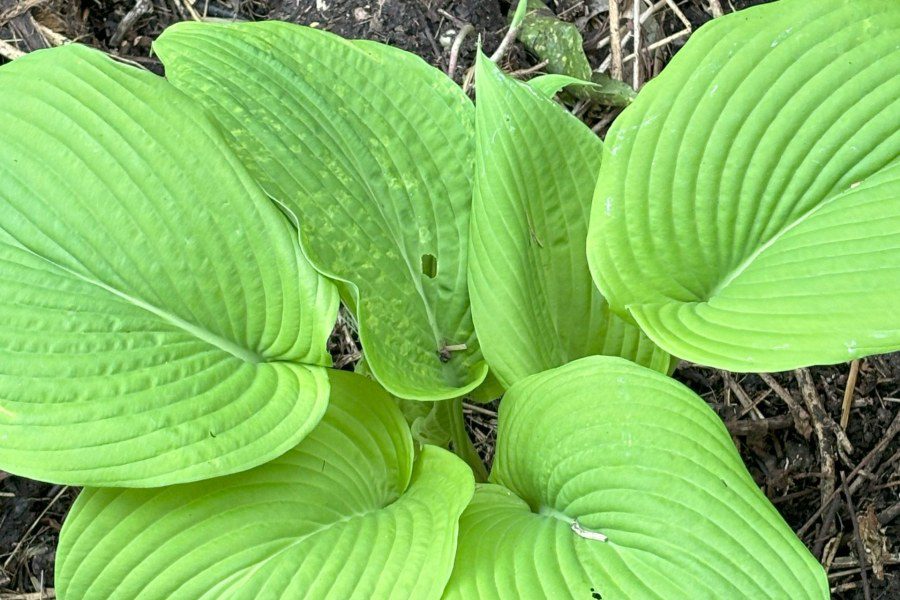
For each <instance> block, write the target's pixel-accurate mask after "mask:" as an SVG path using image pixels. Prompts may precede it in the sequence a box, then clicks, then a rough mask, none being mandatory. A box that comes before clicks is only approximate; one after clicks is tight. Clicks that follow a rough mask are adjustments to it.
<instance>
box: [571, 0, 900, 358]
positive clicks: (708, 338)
mask: <svg viewBox="0 0 900 600" xmlns="http://www.w3.org/2000/svg"><path fill="white" fill-rule="evenodd" d="M898 35H900V4H898V3H897V2H895V1H893V0H860V1H857V2H844V1H842V0H826V1H823V2H819V3H817V4H816V10H810V9H809V3H808V2H804V1H803V0H783V1H781V2H775V3H772V4H768V5H764V6H759V7H755V8H752V9H749V10H746V11H741V12H738V13H735V14H732V15H728V16H726V17H725V18H722V19H716V20H715V21H713V22H712V23H710V24H709V25H706V26H704V27H703V28H701V29H700V30H699V31H698V32H697V33H696V34H695V35H694V36H692V37H691V39H690V41H689V42H688V43H687V45H686V46H685V48H684V49H683V50H681V51H679V53H678V55H677V56H676V57H675V58H674V60H673V61H672V62H671V63H670V65H669V66H667V67H666V69H665V70H664V72H663V73H662V74H661V75H660V76H659V77H658V78H657V79H655V80H653V81H651V82H650V83H648V84H647V86H646V87H645V88H644V89H643V90H642V91H641V93H640V96H639V98H638V99H637V101H636V102H635V103H634V104H633V105H632V106H630V107H629V108H628V109H626V110H625V112H623V113H622V115H621V116H620V117H619V118H618V119H617V120H616V123H615V124H614V126H613V128H612V130H611V131H610V133H609V136H608V137H607V141H606V148H605V152H604V158H603V165H602V167H601V169H600V179H599V181H598V183H597V190H596V195H595V198H594V207H593V212H592V217H591V228H590V234H589V242H588V253H589V259H590V263H591V269H592V272H593V273H594V276H595V278H596V281H597V284H598V285H599V287H600V289H601V290H602V291H603V293H604V295H605V296H606V298H607V299H608V300H609V301H610V305H611V306H612V307H613V309H614V310H616V311H618V312H620V313H623V314H625V313H628V314H630V315H631V317H632V318H634V319H635V320H636V321H637V322H638V324H640V326H641V327H642V328H643V329H644V331H646V332H647V334H648V335H649V336H650V337H651V338H653V340H654V341H656V343H657V344H659V345H660V346H661V347H662V348H664V349H666V350H668V351H669V352H670V353H672V354H674V355H677V356H679V357H682V358H685V359H688V360H691V361H694V362H699V363H702V364H707V365H712V366H715V367H718V368H723V369H730V370H734V371H778V370H785V369H789V368H794V367H797V366H801V365H809V364H817V363H835V362H842V361H846V360H849V359H853V358H858V357H861V356H866V355H868V354H874V353H879V352H888V351H893V350H897V349H900V311H898V310H897V298H898V297H900V75H898V74H897V72H896V69H891V68H888V67H887V65H895V64H897V63H898V62H900V46H898V45H897V38H898Z"/></svg>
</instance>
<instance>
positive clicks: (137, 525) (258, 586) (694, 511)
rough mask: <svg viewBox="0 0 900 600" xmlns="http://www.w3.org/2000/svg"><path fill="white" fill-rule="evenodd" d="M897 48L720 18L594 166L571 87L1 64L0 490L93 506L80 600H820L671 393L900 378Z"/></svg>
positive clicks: (59, 58) (344, 56) (226, 35)
mask: <svg viewBox="0 0 900 600" xmlns="http://www.w3.org/2000/svg"><path fill="white" fill-rule="evenodd" d="M898 33H900V7H898V5H897V4H896V3H895V2H892V1H891V0H861V1H858V2H853V3H847V2H842V1H839V0H828V1H825V2H821V3H818V4H817V7H816V10H810V8H809V5H808V3H806V2H803V1H802V0H782V1H781V2H776V3H773V4H771V5H766V6H763V7H758V8H755V9H751V10H747V11H743V12H740V13H737V14H733V15H729V16H727V17H724V18H722V19H719V20H716V21H714V22H713V23H711V24H710V25H707V26H705V27H703V28H701V29H700V30H699V31H698V32H697V33H696V34H695V35H694V36H693V37H692V38H691V40H690V41H689V42H688V44H687V45H686V46H685V48H684V49H683V50H681V51H680V52H679V53H678V54H677V56H676V57H675V58H674V60H673V61H672V63H671V65H670V66H669V67H667V68H666V70H665V71H664V72H663V73H662V74H661V75H660V76H659V77H658V78H657V79H655V80H654V81H651V82H650V83H649V84H648V85H647V86H646V87H645V88H644V89H643V90H642V91H641V92H640V93H639V94H638V96H637V98H636V99H635V101H634V102H633V104H632V105H631V106H629V107H628V108H627V109H626V110H625V111H624V112H623V113H622V114H621V115H620V116H619V118H618V119H617V120H616V122H615V124H614V125H613V128H612V130H611V132H610V134H609V136H607V139H606V141H605V142H601V141H600V140H599V139H598V138H597V137H596V136H594V134H593V133H592V132H591V131H590V130H589V129H588V128H587V127H586V126H585V125H584V124H582V123H581V122H580V121H578V120H577V119H576V118H575V117H573V116H572V115H571V114H569V113H568V112H567V111H566V110H565V109H564V108H563V107H562V106H561V105H559V104H557V103H556V102H555V101H554V100H553V96H554V93H555V91H556V90H558V89H559V88H560V87H562V86H565V85H569V84H572V83H573V82H574V83H577V84H578V85H580V86H584V85H589V84H586V83H584V82H577V81H575V80H573V79H572V78H570V77H566V76H564V75H554V76H550V77H549V78H539V79H537V80H533V81H532V82H528V83H523V82H520V81H516V80H513V79H511V78H510V77H508V76H507V75H505V74H504V73H503V72H502V71H501V70H500V69H499V68H498V67H497V66H496V65H494V64H493V63H492V62H491V61H489V60H488V59H487V58H486V57H484V56H480V57H479V58H478V61H477V65H476V75H475V81H476V100H475V102H474V103H473V102H472V101H471V100H470V99H469V98H468V97H467V96H466V94H464V93H463V92H462V90H461V89H460V88H459V86H457V85H456V84H455V83H453V82H452V81H451V80H450V79H449V78H447V77H446V76H445V75H443V74H442V73H441V72H439V71H437V70H435V69H433V68H432V67H430V66H428V65H426V64H425V63H424V62H423V61H421V60H420V59H418V58H416V57H414V56H412V55H410V54H407V53H405V52H402V51H400V50H397V49H394V48H390V47H388V46H385V45H381V44H376V43H373V42H366V41H348V40H344V39H341V38H339V37H336V36H334V35H331V34H328V33H325V32H322V31H317V30H315V29H310V28H304V27H299V26H294V25H288V24H283V23H257V24H233V25H222V24H217V25H213V24H200V23H190V24H187V23H186V24H179V25H177V26H175V27H173V28H171V29H170V30H168V31H167V32H166V33H164V34H163V36H162V37H161V38H160V39H159V40H158V41H157V43H156V45H155V51H156V52H157V54H158V55H159V57H160V58H161V59H162V61H163V62H164V63H165V66H166V78H165V79H164V78H161V77H157V76H155V75H152V74H149V73H147V72H144V71H140V70H137V69H135V68H132V67H129V66H125V65H121V64H119V63H116V62H114V61H113V60H111V59H110V58H108V57H106V56H104V55H102V54H101V53H99V52H96V51H93V50H89V49H86V48H84V47H81V46H77V45H71V46H67V47H63V48H59V49H55V50H49V51H42V52H37V53H34V54H32V55H29V56H26V57H24V58H21V59H19V60H17V61H15V62H13V63H12V64H10V65H6V66H4V67H2V68H0V111H2V119H0V468H3V469H5V470H8V471H10V472H13V473H18V474H21V475H25V476H30V477H35V478H40V479H44V480H47V481H52V482H55V483H64V484H73V485H82V486H85V489H84V491H83V492H82V493H81V495H80V496H79V498H78V501H77V502H76V503H75V505H74V507H73V509H72V511H71V513H70V515H69V516H68V518H67V520H66V522H65V524H64V527H63V531H62V534H61V539H60V546H59V553H58V563H57V573H56V582H57V590H58V594H59V595H60V597H62V598H64V599H92V598H98V599H107V598H125V599H130V598H145V599H163V598H184V599H188V600H190V599H194V598H208V599H213V598H215V599H219V598H299V597H309V598H341V599H343V598H417V599H418V598H441V597H448V598H547V597H552V598H557V597H559V598H563V597H573V598H582V597H583V598H590V597H595V598H604V599H607V600H608V599H610V598H650V597H659V598H696V597H709V598H746V597H751V598H824V597H827V596H828V585H827V580H826V578H825V575H824V572H823V570H822V568H821V567H820V566H819V565H818V564H817V563H816V561H815V560H814V558H813V557H812V556H811V554H810V553H809V552H808V551H807V550H806V549H805V548H804V546H803V545H802V543H801V542H800V540H799V539H798V538H797V537H796V536H795V535H794V534H793V533H792V532H791V530H790V529H789V528H788V526H787V525H786V524H785V523H784V521H783V520H782V519H781V517H780V516H779V515H778V513H777V511H776V510H775V509H774V508H773V507H772V505H771V504H770V503H769V502H768V501H767V500H766V499H765V497H764V496H763V495H762V494H761V492H760V491H759V489H758V488H757V487H756V486H755V484H754V482H753V480H752V479H751V477H750V475H749V474H748V473H747V471H746V469H745V468H744V466H743V465H742V463H741V461H740V457H739V456H738V454H737V452H736V450H735V448H734V446H733V444H732V443H731V440H730V438H729V436H728V433H727V431H726V429H725V428H724V427H723V425H722V423H721V422H720V421H719V420H718V418H717V417H716V416H715V414H714V413H713V412H712V411H711V410H710V408H709V407H708V406H707V405H706V404H705V403H704V402H703V401H702V400H701V399H700V398H699V397H697V396H696V395H695V394H694V393H692V392H691V391H689V390H688V389H687V388H685V387H684V386H682V385H681V384H679V383H677V382H675V381H674V380H673V379H671V378H669V377H668V375H669V374H670V373H671V371H672V369H673V367H674V364H675V362H676V361H677V358H676V357H678V358H687V359H689V360H693V361H696V362H700V363H703V364H708V365H712V366H716V367H721V368H730V369H734V370H754V369H755V370H772V369H785V368H790V367H796V366H800V365H811V364H820V363H828V362H836V361H842V360H846V359H847V358H854V357H858V356H863V355H865V354H869V353H873V352H881V351H890V350H897V349H900V313H898V312H897V311H896V310H895V306H894V302H895V301H896V299H897V297H898V293H900V181H898V178H900V170H898V169H900V158H898V157H900V133H898V130H900V127H898V125H900V116H898V115H900V104H898V102H900V101H898V98H900V79H898V78H897V77H896V76H894V75H893V73H892V72H891V71H890V69H886V68H884V65H888V64H894V63H896V61H897V60H900V49H898V47H897V45H896V39H897V35H898ZM339 301H342V302H343V303H344V305H345V306H346V307H347V309H348V311H349V312H350V313H351V314H352V315H353V319H354V320H355V325H356V328H357V329H358V334H359V339H360V341H361V344H362V346H363V350H364V360H363V361H362V362H361V363H360V364H359V365H358V366H357V371H358V372H357V373H348V372H343V371H337V370H334V369H331V368H330V366H331V359H330V357H329V354H328V352H327V351H326V340H327V338H328V335H329V333H330V331H331V329H332V326H333V325H334V322H335V318H336V315H337V311H338V304H339ZM501 395H502V396H503V398H502V400H501V403H500V411H499V427H498V434H497V435H498V439H497V444H496V458H495V460H494V463H493V466H492V469H491V471H490V474H489V475H488V473H487V471H486V469H485V468H484V465H482V464H480V462H479V459H478V458H477V456H476V455H475V454H474V452H473V451H472V448H471V442H470V440H469V439H468V438H467V436H466V435H465V431H464V428H463V422H462V413H461V405H462V402H461V398H463V397H468V398H473V399H475V400H493V399H496V398H498V397H500V396H501ZM440 446H445V447H446V448H450V449H452V450H453V452H449V451H447V449H445V448H441V447H440ZM460 457H463V458H464V459H465V460H461V458H460ZM467 462H468V463H469V465H468V466H467V464H466V463H467ZM470 467H471V468H470ZM484 480H486V481H484ZM476 481H478V482H479V483H476Z"/></svg>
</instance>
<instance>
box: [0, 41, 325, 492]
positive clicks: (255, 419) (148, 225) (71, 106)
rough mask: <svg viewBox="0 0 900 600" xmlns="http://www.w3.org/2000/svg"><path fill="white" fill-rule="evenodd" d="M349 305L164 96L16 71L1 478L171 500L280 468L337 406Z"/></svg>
mask: <svg viewBox="0 0 900 600" xmlns="http://www.w3.org/2000/svg"><path fill="white" fill-rule="evenodd" d="M337 300H338V299H337V293H336V292H335V290H334V286H332V285H331V284H330V283H328V282H327V281H326V280H324V279H322V278H321V277H320V276H319V275H318V274H317V273H316V272H315V271H314V270H313V269H312V268H311V267H310V266H309V264H308V263H307V262H306V261H305V259H304V258H303V257H302V255H301V254H300V252H299V246H298V244H297V239H296V233H295V231H294V229H293V228H292V227H291V224H290V223H289V222H288V220H287V219H286V218H285V217H284V215H282V214H281V213H280V212H279V211H278V210H277V209H275V207H274V206H273V205H272V203H271V202H269V200H268V199H267V198H266V197H265V195H264V194H263V193H262V191H261V190H260V189H259V188H258V186H257V185H256V184H255V183H254V182H253V180H252V179H251V178H250V176H249V175H248V174H247V172H246V171H245V170H244V168H243V167H242V166H241V164H240V162H239V161H238V159H237V158H236V157H235V156H234V155H233V154H232V153H231V152H230V151H228V149H227V145H226V144H225V142H224V140H223V138H222V136H221V135H220V134H219V133H218V131H217V130H216V128H215V127H214V126H213V125H212V123H211V122H209V121H207V120H206V118H205V117H204V115H203V114H202V113H201V112H199V111H198V110H197V109H196V108H195V107H194V106H193V105H192V103H191V102H190V101H189V99H188V98H187V97H185V96H184V95H183V94H181V93H180V92H178V91H177V90H176V89H174V88H172V87H171V86H170V85H169V84H168V83H167V82H166V81H165V80H164V79H162V78H160V77H156V76H154V75H151V74H150V73H147V72H145V71H141V70H138V69H134V68H132V67H126V66H124V65H121V64H118V63H115V62H113V61H112V60H110V59H109V58H107V57H106V56H104V55H103V54H101V53H100V52H96V51H93V50H88V49H87V48H84V47H81V46H67V47H64V48H60V49H56V50H51V51H47V52H38V53H35V54H33V55H31V56H28V57H25V58H22V59H21V60H18V61H16V62H14V63H12V64H10V65H7V66H4V67H3V68H2V69H0V468H2V469H4V470H8V471H11V472H14V473H18V474H22V475H26V476H28V477H33V478H38V479H44V480H49V481H55V482H60V483H75V484H90V485H130V486H145V485H163V484H169V483H176V482H185V481H191V480H195V479H202V478H205V477H211V476H217V475H223V474H227V473H231V472H235V471H239V470H242V469H247V468H250V467H253V466H256V465H258V464H261V463H263V462H265V461H267V460H269V459H271V458H274V457H275V456H278V455H279V454H282V453H283V452H285V451H287V450H288V449H290V448H292V447H293V446H295V445H296V444H297V442H298V441H300V439H302V438H303V436H304V435H306V433H308V432H309V431H310V430H311V429H312V428H313V427H314V426H315V424H316V423H317V422H318V420H319V418H321V416H322V414H323V413H324V411H325V406H326V403H327V399H328V381H327V377H326V375H325V371H324V369H322V368H321V367H316V366H310V365H328V364H330V358H329V357H328V354H327V352H326V349H325V341H326V339H327V337H328V333H329V331H330V330H331V328H332V326H333V324H334V319H335V314H336V311H337Z"/></svg>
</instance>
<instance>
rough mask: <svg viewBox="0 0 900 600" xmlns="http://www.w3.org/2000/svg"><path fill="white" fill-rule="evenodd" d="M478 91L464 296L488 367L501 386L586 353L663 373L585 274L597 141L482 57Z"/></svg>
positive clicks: (664, 358) (665, 360) (661, 358)
mask: <svg viewBox="0 0 900 600" xmlns="http://www.w3.org/2000/svg"><path fill="white" fill-rule="evenodd" d="M476 84H477V92H478V98H477V105H476V111H475V112H476V125H475V131H476V145H475V146H476V160H475V169H476V170H475V197H474V202H473V207H472V225H471V229H470V248H469V255H470V256H469V291H470V295H471V299H472V313H473V316H474V318H475V323H476V326H477V331H478V338H479V340H480V342H481V347H482V351H483V352H484V355H485V357H486V359H487V361H488V363H489V364H490V365H491V369H493V372H494V373H495V374H496V375H497V377H498V379H499V380H500V381H501V382H502V383H503V384H504V385H505V386H506V387H509V386H510V385H512V384H513V383H515V382H516V381H518V380H520V379H523V378H524V377H527V376H528V375H533V374H535V373H540V372H541V371H545V370H547V369H551V368H554V367H558V366H561V365H563V364H565V363H567V362H569V361H572V360H575V359H578V358H582V357H584V356H590V355H593V354H612V355H617V356H623V357H625V358H629V359H631V360H634V361H636V362H639V363H641V364H645V365H647V366H651V367H653V368H656V369H658V370H660V371H663V372H666V371H667V370H668V367H669V362H670V359H669V356H668V354H666V353H665V352H663V351H661V350H660V349H659V348H657V347H656V346H655V345H654V344H653V343H652V342H651V341H650V340H649V339H648V338H647V337H646V336H644V335H643V334H641V331H640V330H639V329H638V328H637V327H636V326H635V325H633V324H630V323H627V322H625V321H624V320H623V319H621V318H620V317H618V316H617V315H615V314H614V313H611V312H610V311H609V310H608V307H607V304H606V301H605V300H604V299H603V297H602V296H601V295H600V292H599V291H598V290H597V288H596V287H595V286H594V284H593V281H592V280H591V274H590V271H589V270H588V265H587V258H586V257H585V253H584V244H585V239H586V237H587V228H588V216H589V213H590V205H591V197H592V193H593V188H594V182H595V178H596V174H597V170H598V169H599V167H600V158H601V152H602V148H603V144H602V143H601V141H600V139H599V138H598V137H597V136H596V135H594V133H593V132H592V131H591V130H590V129H588V128H587V127H586V126H585V125H584V124H583V123H581V122H580V121H578V120H577V119H576V118H574V117H573V116H572V115H570V114H569V113H568V112H567V111H566V110H564V109H563V108H562V107H560V106H559V105H557V104H556V103H554V102H553V101H551V100H549V99H547V98H544V97H542V95H541V94H539V93H538V92H535V91H534V90H532V89H531V88H530V87H529V86H527V85H525V84H522V83H519V82H516V81H514V80H512V79H510V78H508V77H506V76H505V75H503V73H501V72H500V70H499V69H497V67H496V66H494V64H493V63H492V62H491V61H490V60H489V59H488V58H487V57H485V56H484V55H480V56H479V60H478V64H477V77H476Z"/></svg>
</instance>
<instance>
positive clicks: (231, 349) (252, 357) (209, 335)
mask: <svg viewBox="0 0 900 600" xmlns="http://www.w3.org/2000/svg"><path fill="white" fill-rule="evenodd" d="M15 246H17V247H18V248H20V249H21V250H23V251H24V252H27V253H29V254H31V255H32V256H34V257H36V258H38V259H40V260H42V261H44V262H46V263H48V264H49V265H51V266H53V267H54V268H56V269H59V270H60V271H62V272H64V273H66V274H67V275H70V276H72V277H76V278H77V279H79V280H81V281H84V282H85V283H89V284H91V285H93V286H96V287H98V288H100V289H102V290H104V291H106V292H109V293H110V294H113V295H114V296H116V297H117V298H121V299H122V300H125V301H126V302H128V303H129V304H131V305H132V306H136V307H138V308H141V309H143V310H145V311H147V312H149V313H150V314H152V315H154V316H156V317H159V318H160V319H162V320H164V321H166V322H168V323H170V324H171V325H174V326H175V327H177V328H178V329H181V330H182V331H184V332H185V333H187V334H189V335H191V336H193V337H195V338H197V339H199V340H201V341H204V342H206V343H207V344H210V345H211V346H214V347H216V348H219V349H220V350H222V351H224V352H227V353H228V354H231V355H232V356H234V357H235V358H238V359H240V360H242V361H243V362H246V363H250V364H254V365H255V364H259V363H262V362H267V361H266V358H265V357H263V356H262V355H261V354H259V353H257V352H255V351H253V350H250V349H249V348H245V347H244V346H242V345H240V344H238V343H236V342H234V341H232V340H230V339H227V338H225V337H223V336H221V335H219V334H216V333H213V332H212V331H210V330H209V329H206V328H205V327H202V326H200V325H197V324H195V323H191V322H190V321H187V320H186V319H183V318H181V317H179V316H178V315H176V314H174V313H172V312H169V311H167V310H165V309H163V308H160V307H158V306H156V305H154V304H151V303H150V302H147V301H145V300H142V299H140V298H137V297H135V296H132V295H130V294H127V293H125V292H123V291H122V290H119V289H117V288H115V287H113V286H111V285H109V284H107V283H104V282H102V281H100V280H98V279H94V278H92V277H88V276H86V275H83V274H81V273H79V272H77V271H75V270H73V269H70V268H68V267H66V266H64V265H61V264H59V263H57V262H55V261H53V260H51V259H49V258H47V257H46V256H42V255H41V254H38V253H37V252H35V251H34V250H32V249H30V248H28V247H26V246H24V245H23V244H21V243H20V242H18V241H17V240H16V242H15Z"/></svg>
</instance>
